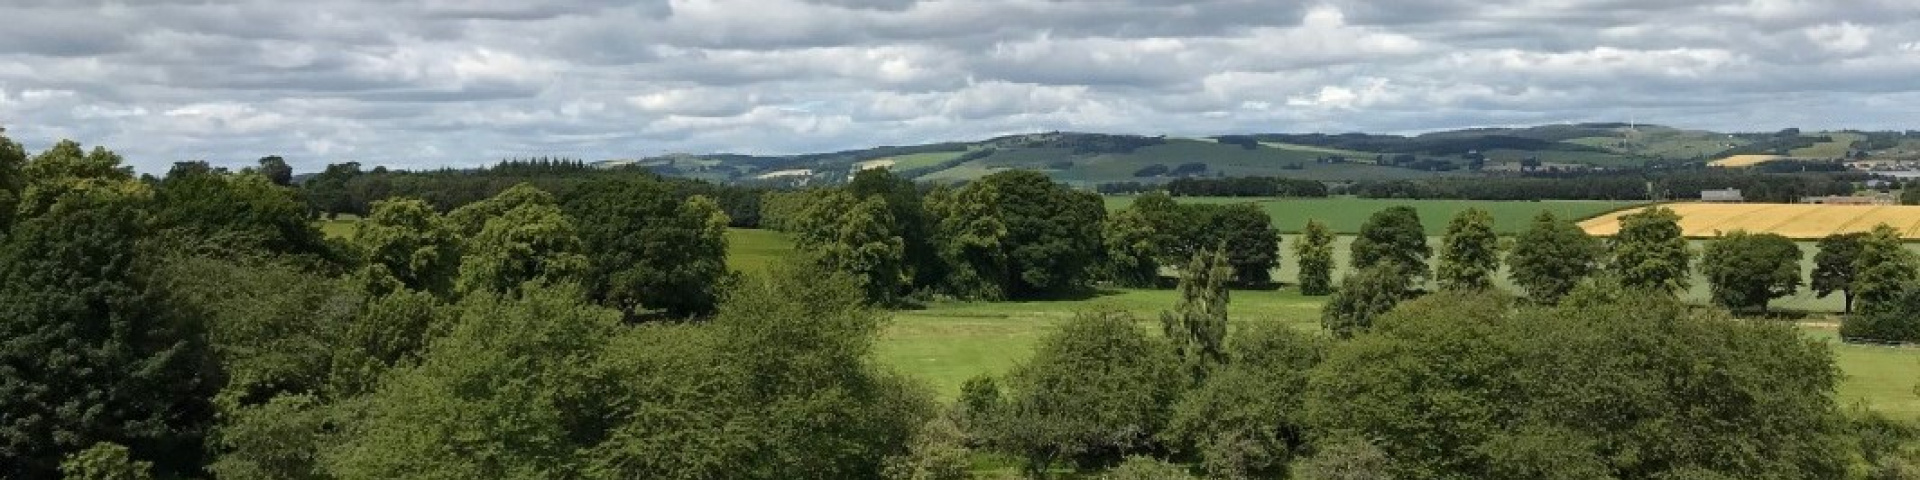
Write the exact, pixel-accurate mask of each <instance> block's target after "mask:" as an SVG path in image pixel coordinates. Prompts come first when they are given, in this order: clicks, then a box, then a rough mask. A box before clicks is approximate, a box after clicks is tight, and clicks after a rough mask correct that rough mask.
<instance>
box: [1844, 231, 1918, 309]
mask: <svg viewBox="0 0 1920 480" xmlns="http://www.w3.org/2000/svg"><path fill="white" fill-rule="evenodd" d="M1853 270H1854V279H1853V283H1852V287H1853V292H1854V297H1855V298H1856V299H1857V300H1858V301H1859V303H1860V305H1861V308H1862V309H1870V308H1874V307H1875V305H1876V304H1879V303H1882V302H1891V301H1893V300H1894V299H1896V298H1899V297H1900V295H1901V294H1902V293H1904V292H1905V291H1906V290H1908V289H1910V288H1911V287H1909V285H1911V284H1913V282H1914V281H1915V280H1916V279H1920V258H1916V257H1915V255H1914V254H1913V252H1912V251H1910V250H1907V248H1906V246H1905V245H1903V243H1902V238H1901V236H1900V231H1899V230H1895V229H1894V228H1893V227H1890V226H1887V225H1886V224H1880V225H1875V226H1874V227H1873V230H1871V231H1869V232H1867V235H1866V237H1863V238H1861V239H1860V253H1859V254H1858V256H1856V257H1854V261H1853Z"/></svg>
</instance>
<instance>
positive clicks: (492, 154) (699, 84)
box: [0, 0, 1920, 171]
mask: <svg viewBox="0 0 1920 480" xmlns="http://www.w3.org/2000/svg"><path fill="white" fill-rule="evenodd" d="M0 18H7V19H8V28H7V29H5V30H0V122H3V123H5V126H6V127H7V129H8V134H9V135H10V136H12V137H14V138H16V139H18V140H21V141H23V142H25V143H27V144H28V145H29V146H30V147H32V148H44V147H46V146H48V145H51V144H52V143H53V142H54V141H56V140H58V139H59V138H63V137H73V138H77V139H79V140H82V141H85V142H87V143H89V144H105V145H108V146H110V147H113V148H116V149H118V150H121V151H122V153H124V154H126V155H127V157H128V158H129V159H130V161H131V162H132V163H134V164H135V165H136V166H137V167H138V168H140V169H142V170H143V171H161V170H164V168H165V166H166V165H167V164H169V163H170V162H172V161H176V160H184V159H207V160H209V161H214V162H215V163H221V162H237V163H234V164H236V165H237V164H244V163H246V162H251V161H252V159H253V158H257V157H259V156H262V155H267V154H281V155H285V156H287V157H288V158H289V159H290V160H291V161H292V162H293V163H294V164H295V166H296V167H298V168H300V169H302V170H314V169H318V168H319V167H321V166H323V165H324V164H326V163H329V162H335V161H346V160H356V161H361V162H364V163H368V164H387V165H395V166H414V167H437V166H464V165H478V164H485V163H490V162H492V161H495V160H497V159H499V158H501V157H506V156H514V155H542V154H552V155H574V156H580V157H585V158H618V157H632V156H639V155H648V154H658V153H665V152H672V151H692V152H708V151H733V152H750V153H796V152H805V151H818V150H837V149H844V148H853V147H860V146H867V145H874V144H908V143H917V142H929V141H944V140H960V139H972V138H979V137H985V136H990V135H997V134H1005V133H1015V132H1023V131H1034V130H1054V129H1063V130H1100V131H1110V132H1121V133H1143V134H1161V133H1165V134H1176V135H1192V134H1208V133H1221V132H1253V131H1308V130H1321V131H1354V130H1365V131H1386V132H1412V131H1422V130H1431V129H1440V128H1454V127H1467V126H1477V125H1509V124H1524V123H1535V122H1556V121H1586V120H1618V119H1620V118H1624V117H1629V116H1631V117H1634V118H1638V119H1641V120H1642V121H1655V122H1662V123H1670V124H1678V125H1682V126H1693V127H1701V128H1713V129H1724V130H1770V129H1775V128H1780V127H1785V126H1800V127H1806V128H1825V127H1857V128H1914V124H1915V123H1920V113H1916V112H1915V111H1914V110H1913V109H1911V108H1908V106H1910V105H1912V104H1914V102H1915V101H1916V100H1920V84H1915V83H1914V82H1912V81H1911V80H1910V79H1912V78H1916V77H1920V33H1916V32H1920V2H1913V1H1910V0H1837V1H1831V2H1816V1H1812V0H1703V1H1700V2H1673V1H1671V0H1478V1H1464V0H1327V1H1324V2H1291V1H1290V2H1272V1H1264V0H1198V1H1191V2H1165V1H1159V0H965V1H956V0H939V1H936V0H648V1H642V2H611V1H571V0H515V1H506V0H471V1H468V0H459V1H456V0H427V1H423V2H401V3H394V2H386V1H376V0H307V1H302V2H281V1H275V0H153V1H142V2H120V1H110V0H98V1H96V0H60V1H54V0H14V1H10V2H5V3H4V5H0Z"/></svg>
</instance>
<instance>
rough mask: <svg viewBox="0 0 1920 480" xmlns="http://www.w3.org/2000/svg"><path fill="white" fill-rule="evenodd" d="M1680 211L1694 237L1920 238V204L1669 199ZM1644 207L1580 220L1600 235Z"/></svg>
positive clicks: (1615, 228) (1609, 232)
mask: <svg viewBox="0 0 1920 480" xmlns="http://www.w3.org/2000/svg"><path fill="white" fill-rule="evenodd" d="M1662 206H1664V207H1667V208H1670V209H1673V212H1674V213H1677V214H1679V215H1680V230H1681V231H1682V232H1684V233H1685V234H1686V236H1688V237H1714V236H1718V235H1719V234H1721V233H1724V232H1731V231H1734V230H1746V231H1749V232H1770V233H1778V234H1780V235H1783V236H1786V237H1788V238H1795V239H1818V238H1820V237H1825V236H1827V235H1831V234H1835V233H1846V232H1862V231H1867V230H1870V229H1872V228H1873V226H1874V225H1878V224H1882V223H1885V224H1887V225H1891V226H1893V228H1896V229H1899V230H1900V232H1901V234H1902V235H1903V236H1905V237H1906V238H1907V239H1910V240H1912V239H1920V206H1914V205H1809V204H1785V203H1669V204H1665V205H1662ZM1637 211H1640V209H1638V208H1631V209H1627V210H1621V211H1618V212H1613V213H1609V214H1605V215H1601V216H1598V217H1594V218H1592V219H1588V220H1587V221H1584V222H1580V228H1583V229H1586V231H1587V233H1590V234H1593V235H1597V236H1610V235H1613V234H1614V233H1617V232H1619V231H1620V217H1621V216H1623V215H1627V214H1631V213H1634V212H1637Z"/></svg>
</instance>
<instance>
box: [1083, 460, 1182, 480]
mask: <svg viewBox="0 0 1920 480" xmlns="http://www.w3.org/2000/svg"><path fill="white" fill-rule="evenodd" d="M1194 478H1196V477H1194V476H1193V474H1192V473H1189V472H1187V468H1186V467H1183V466H1180V465H1179V464H1175V463H1168V462H1165V461H1162V460H1160V459H1156V458H1153V457H1144V456H1131V457H1127V459H1126V460H1125V461H1122V462H1120V464H1119V465H1118V466H1115V467H1113V469H1111V470H1107V471H1106V472H1105V473H1101V474H1100V477H1099V480H1193V479H1194Z"/></svg>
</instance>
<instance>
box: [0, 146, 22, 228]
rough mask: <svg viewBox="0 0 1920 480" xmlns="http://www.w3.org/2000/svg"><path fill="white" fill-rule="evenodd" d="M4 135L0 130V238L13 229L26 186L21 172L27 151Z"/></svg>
mask: <svg viewBox="0 0 1920 480" xmlns="http://www.w3.org/2000/svg"><path fill="white" fill-rule="evenodd" d="M5 133H6V129H4V128H0V237H4V236H5V235H6V234H7V230H9V229H11V228H12V227H13V218H14V215H15V214H16V213H17V212H16V211H17V210H18V209H19V208H20V194H21V193H22V192H21V190H23V189H25V188H26V186H27V185H26V184H27V179H26V178H25V177H24V176H23V175H24V173H23V172H22V171H21V169H23V168H25V167H26V165H27V150H26V148H24V147H21V146H20V144H18V143H14V141H13V139H10V138H7V136H6V135H4V134H5Z"/></svg>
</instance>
